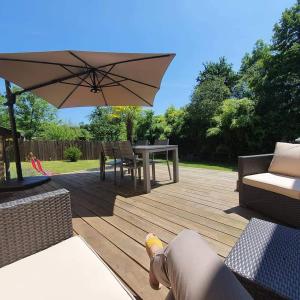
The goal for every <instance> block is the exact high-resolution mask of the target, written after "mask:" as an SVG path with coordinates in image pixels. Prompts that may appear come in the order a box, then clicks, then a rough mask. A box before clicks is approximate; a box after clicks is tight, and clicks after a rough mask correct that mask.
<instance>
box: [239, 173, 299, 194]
mask: <svg viewBox="0 0 300 300" xmlns="http://www.w3.org/2000/svg"><path fill="white" fill-rule="evenodd" d="M243 183H245V184H247V185H251V186H254V187H257V188H260V189H263V190H266V191H270V192H274V193H277V194H281V195H285V196H287V197H290V198H294V199H300V178H298V177H291V176H285V175H278V174H272V173H261V174H255V175H249V176H245V177H244V178H243Z"/></svg>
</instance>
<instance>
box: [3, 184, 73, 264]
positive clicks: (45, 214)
mask: <svg viewBox="0 0 300 300" xmlns="http://www.w3.org/2000/svg"><path fill="white" fill-rule="evenodd" d="M72 235H73V229H72V212H71V199H70V193H69V192H68V191H67V190H66V189H59V190H56V191H53V192H48V193H44V194H39V195H36V196H31V197H27V198H23V199H18V200H15V201H11V202H6V203H2V204H0V267H3V266H5V265H7V264H10V263H13V262H14V261H17V260H19V259H21V258H24V257H26V256H29V255H32V254H34V253H36V252H39V251H41V250H43V249H46V248H48V247H50V246H52V245H54V244H57V243H59V242H61V241H63V240H65V239H68V238H70V237H71V236H72Z"/></svg>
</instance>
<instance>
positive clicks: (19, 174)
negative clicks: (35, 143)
mask: <svg viewBox="0 0 300 300" xmlns="http://www.w3.org/2000/svg"><path fill="white" fill-rule="evenodd" d="M5 88H6V98H7V103H6V105H7V108H8V114H9V120H10V126H11V131H12V136H13V143H14V152H15V161H16V170H17V178H18V180H23V174H22V167H21V157H20V149H19V143H18V136H17V126H16V119H15V113H14V104H15V103H16V95H15V94H13V93H12V92H11V89H10V83H9V82H8V81H7V80H5Z"/></svg>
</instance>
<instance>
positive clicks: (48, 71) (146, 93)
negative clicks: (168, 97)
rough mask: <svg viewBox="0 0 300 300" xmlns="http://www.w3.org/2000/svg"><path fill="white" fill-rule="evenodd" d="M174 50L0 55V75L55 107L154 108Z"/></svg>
mask: <svg viewBox="0 0 300 300" xmlns="http://www.w3.org/2000/svg"><path fill="white" fill-rule="evenodd" d="M174 56H175V54H141V53H105V52H85V51H51V52H32V53H29V52H28V53H9V54H5V53H2V54H0V77H3V78H5V79H6V80H8V81H10V82H13V83H14V84H16V85H18V86H20V87H22V88H23V90H22V91H20V92H16V93H15V94H21V93H23V92H26V91H32V92H33V93H34V94H36V95H38V96H40V97H42V98H44V99H45V100H47V101H48V102H49V103H51V104H53V105H54V106H56V107H58V108H65V107H78V106H100V105H112V106H113V105H137V106H152V104H153V100H154V97H155V95H156V93H157V91H158V90H159V88H160V84H161V80H162V77H163V75H164V73H165V71H166V69H167V68H168V66H169V64H170V63H171V61H172V59H173V58H174Z"/></svg>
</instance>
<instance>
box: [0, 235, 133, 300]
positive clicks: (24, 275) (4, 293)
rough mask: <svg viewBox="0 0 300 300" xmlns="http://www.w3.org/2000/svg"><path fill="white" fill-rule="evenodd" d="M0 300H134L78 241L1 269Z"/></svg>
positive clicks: (73, 238) (75, 240) (98, 259)
mask: <svg viewBox="0 0 300 300" xmlns="http://www.w3.org/2000/svg"><path fill="white" fill-rule="evenodd" d="M0 282H1V299H9V300H20V299H22V300H25V299H26V300H27V299H28V300H41V299H43V300H48V299H49V300H50V299H51V300H53V299H55V300H60V299H64V300H66V299H72V300H83V299H88V300H94V299H95V300H96V299H97V300H99V299H109V300H110V299H115V300H117V299H118V300H125V299H126V300H128V299H134V298H133V296H132V295H130V292H129V291H128V290H127V289H126V288H125V286H124V285H123V284H122V283H121V282H120V280H119V279H118V278H117V277H116V276H115V275H114V274H113V272H112V271H111V270H110V269H109V268H108V266H107V265H106V264H105V263H104V262H103V261H102V260H101V259H100V258H99V256H97V254H96V253H95V252H94V251H93V250H92V249H91V248H90V247H89V246H88V245H87V244H86V243H85V242H84V240H83V239H82V238H80V237H78V236H77V237H72V238H70V239H68V240H65V241H63V242H61V243H59V244H57V245H55V246H52V247H50V248H48V249H46V250H44V251H41V252H39V253H36V254H34V255H31V256H28V257H26V258H24V259H21V260H19V261H17V262H15V263H12V264H10V265H7V266H5V267H3V268H1V269H0Z"/></svg>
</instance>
